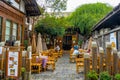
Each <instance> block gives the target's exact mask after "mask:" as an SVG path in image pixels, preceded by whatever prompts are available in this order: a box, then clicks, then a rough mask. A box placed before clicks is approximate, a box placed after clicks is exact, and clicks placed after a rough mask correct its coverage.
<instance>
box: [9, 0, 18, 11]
mask: <svg viewBox="0 0 120 80" xmlns="http://www.w3.org/2000/svg"><path fill="white" fill-rule="evenodd" d="M10 1H11V2H12V5H13V6H14V7H16V8H17V9H19V4H18V3H17V2H15V0H10Z"/></svg>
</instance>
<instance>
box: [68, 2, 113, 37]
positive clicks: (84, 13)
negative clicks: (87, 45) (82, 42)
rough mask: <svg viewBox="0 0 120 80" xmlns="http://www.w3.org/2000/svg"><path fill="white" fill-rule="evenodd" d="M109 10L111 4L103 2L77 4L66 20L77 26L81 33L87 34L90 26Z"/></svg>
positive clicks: (89, 31)
mask: <svg viewBox="0 0 120 80" xmlns="http://www.w3.org/2000/svg"><path fill="white" fill-rule="evenodd" d="M111 10H112V7H111V6H109V5H107V4H103V3H94V4H85V5H82V6H79V7H78V8H77V9H76V10H75V12H73V13H72V14H71V15H70V16H69V17H68V20H69V21H70V22H71V23H72V24H73V25H74V27H78V28H79V29H80V31H81V33H82V34H83V35H89V34H90V33H91V29H92V27H93V26H94V25H95V24H96V23H97V22H98V21H100V20H101V19H102V18H103V17H105V15H106V14H108V13H109V12H110V11H111Z"/></svg>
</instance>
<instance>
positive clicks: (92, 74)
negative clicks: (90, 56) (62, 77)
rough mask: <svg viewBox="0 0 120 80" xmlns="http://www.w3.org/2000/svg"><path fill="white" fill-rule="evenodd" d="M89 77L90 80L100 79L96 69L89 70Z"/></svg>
mask: <svg viewBox="0 0 120 80" xmlns="http://www.w3.org/2000/svg"><path fill="white" fill-rule="evenodd" d="M87 77H88V80H98V76H97V73H96V72H95V71H94V70H92V71H90V72H88V74H87Z"/></svg>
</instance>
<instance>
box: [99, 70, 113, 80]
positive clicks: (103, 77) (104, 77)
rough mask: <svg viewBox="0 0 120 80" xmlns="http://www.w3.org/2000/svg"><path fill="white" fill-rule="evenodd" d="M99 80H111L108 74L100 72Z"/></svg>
mask: <svg viewBox="0 0 120 80" xmlns="http://www.w3.org/2000/svg"><path fill="white" fill-rule="evenodd" d="M100 80H111V76H110V75H109V73H108V72H106V71H105V72H101V73H100Z"/></svg>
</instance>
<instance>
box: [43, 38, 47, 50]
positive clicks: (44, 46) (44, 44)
mask: <svg viewBox="0 0 120 80" xmlns="http://www.w3.org/2000/svg"><path fill="white" fill-rule="evenodd" d="M42 46H43V50H44V51H45V50H47V45H46V42H45V39H43V40H42Z"/></svg>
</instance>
